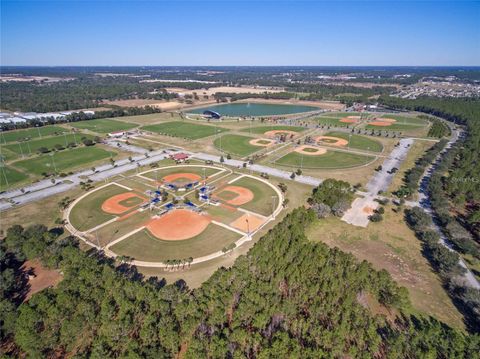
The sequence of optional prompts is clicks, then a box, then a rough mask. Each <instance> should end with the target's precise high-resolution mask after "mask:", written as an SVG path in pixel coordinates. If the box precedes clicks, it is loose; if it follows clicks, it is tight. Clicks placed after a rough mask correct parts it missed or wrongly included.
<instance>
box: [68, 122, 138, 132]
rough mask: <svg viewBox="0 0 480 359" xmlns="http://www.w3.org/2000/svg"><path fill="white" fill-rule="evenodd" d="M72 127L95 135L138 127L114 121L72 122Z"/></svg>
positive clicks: (133, 124)
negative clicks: (95, 133)
mask: <svg viewBox="0 0 480 359" xmlns="http://www.w3.org/2000/svg"><path fill="white" fill-rule="evenodd" d="M70 125H71V126H72V127H75V128H79V129H82V130H90V131H92V132H97V133H110V132H116V131H127V130H130V129H132V128H134V127H137V126H138V125H137V124H135V123H129V122H124V121H115V120H110V119H99V120H88V121H79V122H72V123H71V124H70Z"/></svg>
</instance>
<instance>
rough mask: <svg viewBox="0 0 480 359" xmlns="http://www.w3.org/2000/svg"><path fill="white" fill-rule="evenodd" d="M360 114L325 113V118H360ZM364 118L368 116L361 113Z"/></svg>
mask: <svg viewBox="0 0 480 359" xmlns="http://www.w3.org/2000/svg"><path fill="white" fill-rule="evenodd" d="M361 115H362V113H361V112H326V113H325V117H334V118H338V119H342V118H344V117H347V116H361ZM363 115H364V116H366V115H368V114H365V113H363ZM322 117H323V116H320V117H319V118H320V119H321V118H322Z"/></svg>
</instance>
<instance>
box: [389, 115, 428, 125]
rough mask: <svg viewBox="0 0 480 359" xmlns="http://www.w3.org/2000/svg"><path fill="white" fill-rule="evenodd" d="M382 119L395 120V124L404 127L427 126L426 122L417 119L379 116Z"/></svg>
mask: <svg viewBox="0 0 480 359" xmlns="http://www.w3.org/2000/svg"><path fill="white" fill-rule="evenodd" d="M381 117H382V118H392V119H394V120H397V122H396V123H397V124H405V125H413V126H426V125H428V121H426V120H423V119H421V118H418V117H411V116H399V115H395V114H392V115H390V114H385V115H382V116H381Z"/></svg>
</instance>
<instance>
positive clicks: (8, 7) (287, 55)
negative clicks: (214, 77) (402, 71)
mask: <svg viewBox="0 0 480 359" xmlns="http://www.w3.org/2000/svg"><path fill="white" fill-rule="evenodd" d="M0 59H1V64H2V65H112V66H113V65H392V66H393V65H451V66H454V65H470V66H472V65H473V66H474V65H480V2H478V1H477V2H467V1H456V2H447V1H437V2H427V1H417V2H409V1H400V2H397V1H382V2H369V1H354V2H347V1H334V2H324V1H308V2H301V1H291V2H278V1H255V2H247V1H240V2H235V1H216V2H205V1H194V2H184V1H171V2H168V1H154V2H150V1H58V2H53V1H41V0H38V1H32V2H29V1H4V0H1V57H0Z"/></svg>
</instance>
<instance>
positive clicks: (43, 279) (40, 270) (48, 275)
mask: <svg viewBox="0 0 480 359" xmlns="http://www.w3.org/2000/svg"><path fill="white" fill-rule="evenodd" d="M22 270H24V271H25V272H26V273H28V274H29V278H28V285H29V286H30V288H29V290H28V293H27V295H26V296H25V301H27V300H29V299H30V298H31V297H32V295H34V294H35V293H38V292H40V291H42V290H44V289H45V288H50V287H55V286H56V285H57V284H58V283H60V281H61V280H62V275H61V274H60V272H59V271H58V270H53V269H48V268H45V267H44V266H43V265H42V263H40V261H39V260H38V259H34V260H29V261H26V262H25V263H24V264H23V266H22Z"/></svg>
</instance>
